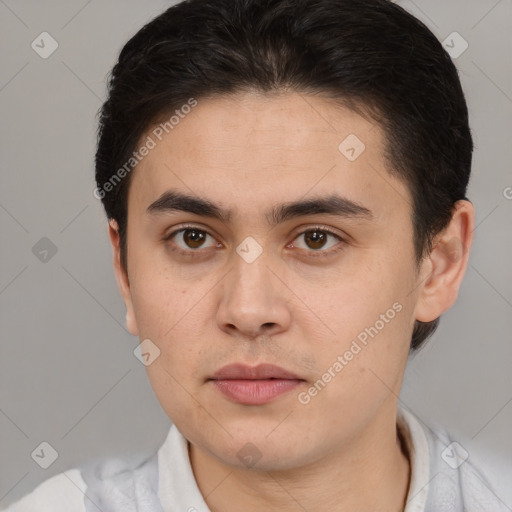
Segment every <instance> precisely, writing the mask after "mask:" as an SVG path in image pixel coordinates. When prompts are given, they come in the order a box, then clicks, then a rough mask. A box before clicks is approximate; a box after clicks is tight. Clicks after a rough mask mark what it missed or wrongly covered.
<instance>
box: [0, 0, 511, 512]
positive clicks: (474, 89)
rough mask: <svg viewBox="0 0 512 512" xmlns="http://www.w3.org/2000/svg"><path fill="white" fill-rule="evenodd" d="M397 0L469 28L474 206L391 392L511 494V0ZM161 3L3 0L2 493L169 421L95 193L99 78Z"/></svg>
mask: <svg viewBox="0 0 512 512" xmlns="http://www.w3.org/2000/svg"><path fill="white" fill-rule="evenodd" d="M398 3H399V4H400V5H403V6H404V7H405V8H406V9H408V10H409V11H410V12H412V13H413V14H414V15H416V16H417V17H418V18H420V19H421V20H422V21H424V22H425V23H426V24H427V25H428V26H429V27H430V28H431V29H432V30H433V32H434V33H435V34H436V36H437V37H438V38H439V39H440V40H441V41H442V40H444V39H445V38H446V37H447V36H448V35H449V34H451V33H452V32H453V31H457V32H459V33H460V34H461V35H462V36H463V38H464V39H465V40H466V41H467V42H468V43H469V47H468V49H467V50H466V51H465V52H464V53H463V54H462V55H460V56H459V57H458V58H457V59H456V64H457V67H458V68H459V70H460V74H461V79H462V82H463V87H464V89H465V92H466V95H467V100H468V104H469V109H470V114H471V125H472V129H473V133H474V138H475V143H476V151H475V155H474V167H473V176H472V180H471V183H470V189H469V196H470V198H471V199H472V201H473V203H474V205H475V207H476V212H477V213H476V217H477V228H476V231H475V244H474V248H473V251H472V254H471V258H470V264H469V268H468V272H467V276H466V278H465V281H464V284H463V285H462V289H461V293H460V295H459V299H458V302H457V304H456V305H455V306H454V307H453V308H452V310H450V311H449V312H448V313H447V314H445V315H444V317H443V319H442V322H441V326H440V328H439V330H438V331H437V333H436V334H435V335H434V337H433V338H432V339H431V341H430V343H429V344H428V346H427V347H426V348H425V349H424V350H423V351H422V352H420V353H419V354H418V355H416V356H415V357H414V358H413V359H412V360H411V362H410V365H409V368H408V371H407V375H406V384H405V387H404V389H403V392H402V397H401V398H402V402H403V404H404V405H405V406H407V407H409V408H410V409H411V410H412V411H414V412H415V413H416V414H417V415H419V416H420V417H421V418H424V419H427V420H428V423H429V424H434V425H435V424H440V425H443V426H445V427H446V428H447V429H449V430H451V431H452V432H453V433H454V435H455V437H456V438H457V439H458V440H459V442H460V443H461V444H462V445H463V446H464V448H465V449H466V450H467V451H468V452H469V454H470V458H471V459H473V460H475V461H482V463H484V464H486V465H487V466H488V467H489V471H488V473H489V476H490V477H491V480H492V481H493V482H494V484H495V486H496V488H497V491H498V494H499V495H500V496H501V498H502V499H503V500H504V501H505V502H506V503H507V505H508V506H509V507H511V508H512V495H511V493H510V491H508V494H507V490H506V489H505V483H506V482H507V480H508V481H509V482H510V479H511V473H510V470H509V471H508V473H507V472H506V471H504V467H505V466H507V467H508V468H509V469H510V466H511V464H510V461H511V460H512V441H511V437H510V432H511V431H512V429H511V428H510V427H511V426H512V385H511V373H512V372H511V362H512V344H511V343H510V342H511V335H510V333H511V331H512V315H511V308H512V287H511V282H512V280H511V266H510V261H512V257H511V256H512V230H511V229H510V220H511V216H510V213H511V212H510V211H511V208H512V200H511V199H507V197H506V196H507V195H508V197H510V196H511V194H510V193H509V194H507V190H508V191H509V192H512V190H511V189H507V187H512V176H511V173H510V165H511V162H512V144H511V135H512V130H511V124H512V116H511V112H512V99H511V98H512V88H511V83H512V80H511V78H512V66H511V61H510V54H511V49H512V48H511V40H512V36H511V34H512V3H511V0H501V1H497V0H479V1H476V0H474V1H471V2H468V1H462V0H457V1H450V2H449V3H448V2H445V1H442V0H416V1H415V2H412V1H410V0H403V1H399V2H398ZM170 4H171V2H164V1H159V0H151V1H145V2H140V1H135V0H130V1H123V2H121V1H113V0H110V1H101V2H100V1H99V0H91V1H88V2H87V1H83V0H76V1H69V0H68V1H64V0H54V1H41V0H32V1H29V0H24V1H17V2H15V1H14V0H0V37H1V50H0V51H1V58H2V61H1V62H2V66H1V69H0V108H1V113H2V114H1V115H2V126H1V133H0V144H1V161H0V162H1V169H2V171H1V187H0V225H1V233H2V237H1V268H0V308H1V344H0V350H1V352H0V356H1V357H0V365H1V366H0V440H1V441H0V443H1V444H0V507H1V506H3V505H7V504H8V503H10V502H12V501H14V500H16V499H18V498H19V497H21V496H22V495H24V494H25V493H27V492H28V491H30V490H32V489H33V488H34V487H35V486H36V485H37V484H39V483H41V482H42V481H43V480H46V479H47V478H49V477H50V476H52V475H54V474H56V473H59V472H61V471H64V470H66V469H69V468H72V467H75V466H76V465H78V464H82V463H84V462H87V461H92V460H96V459H98V458H103V457H105V456H110V455H112V456H114V455H124V454H132V455H133V456H134V457H139V456H142V454H143V453H145V452H147V451H151V450H156V449H157V447H158V446H159V445H160V444H161V442H162V441H163V439H164V437H165V435H166V433H167V431H168V428H169V426H170V420H169V419H168V417H167V416H166V414H165V413H164V412H163V411H162V410H161V408H160V405H159V404H158V402H157V400H156V398H155V397H154V395H153V392H152V390H151V387H150V385H149V383H148V381H147V377H146V373H145V369H144V367H143V365H142V364H141V363H139V361H138V360H137V359H136V358H135V357H134V355H133V350H134V348H135V347H136V346H137V340H136V339H135V338H134V337H132V336H131V335H130V334H129V333H128V332H127V331H126V329H125V327H124V313H125V311H124V306H123V303H122V300H121V298H120V295H119V293H118V290H117V287H116V283H115V280H114V274H113V271H112V264H111V258H112V255H111V249H110V246H109V243H108V238H107V229H106V227H107V224H106V220H105V218H104V215H103V212H102V209H101V205H100V202H99V201H98V200H96V199H95V198H94V197H93V195H92V190H93V187H94V182H93V156H94V150H95V142H96V139H95V131H96V112H97V110H98V109H99V107H100V105H101V103H102V101H103V99H104V97H105V77H106V75H107V73H108V71H109V70H110V68H111V67H112V65H113V64H114V61H115V59H116V56H117V54H118V52H119V50H120V49H121V47H122V45H123V44H124V43H125V42H126V41H127V39H128V38H129V37H130V36H131V35H132V34H134V33H135V32H136V31H137V30H138V29H139V28H140V27H142V25H143V24H144V23H145V22H146V21H148V20H149V19H151V18H152V17H154V16H155V15H156V14H157V13H159V12H161V11H162V10H163V9H164V8H165V7H167V6H169V5H170ZM43 31H47V32H49V33H50V34H51V35H52V36H53V37H54V38H55V39H56V40H57V42H58V44H59V47H58V49H57V50H56V51H55V53H53V54H52V55H51V56H50V57H49V58H47V59H42V58H41V57H40V56H39V55H38V54H36V53H35V51H34V50H33V49H32V48H31V42H32V41H33V40H34V39H35V38H36V37H37V36H38V35H39V34H40V33H41V32H43ZM43 237H47V238H48V239H50V240H51V241H52V242H53V244H55V246H56V248H57V252H56V254H55V255H53V256H51V253H49V254H48V255H47V261H46V262H43V261H40V259H39V258H38V257H36V255H35V254H34V253H33V251H32V248H33V246H34V245H35V244H36V243H37V242H38V241H39V240H40V239H41V238H43ZM40 256H41V255H40ZM50 256H51V257H50ZM42 441H47V442H49V443H50V444H51V445H52V446H53V447H54V448H55V449H56V450H57V452H58V453H59V457H58V459H57V460H56V461H55V463H54V464H53V465H51V466H50V467H49V468H48V469H46V470H45V469H42V468H40V467H39V466H38V465H37V464H36V463H35V462H34V461H33V460H32V458H31V453H32V452H33V450H34V449H35V448H36V447H37V446H38V445H39V444H40V443H41V442H42Z"/></svg>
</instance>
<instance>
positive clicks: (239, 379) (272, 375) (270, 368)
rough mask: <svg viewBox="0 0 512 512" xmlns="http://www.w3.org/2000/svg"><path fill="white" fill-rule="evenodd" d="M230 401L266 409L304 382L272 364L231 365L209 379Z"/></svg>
mask: <svg viewBox="0 0 512 512" xmlns="http://www.w3.org/2000/svg"><path fill="white" fill-rule="evenodd" d="M208 380H209V381H211V382H212V383H213V385H214V386H215V388H216V389H217V390H218V391H220V392H221V393H222V394H223V395H224V396H225V397H226V398H227V399H229V400H230V401H233V402H236V403H240V404H244V405H263V404H266V403H268V402H270V401H272V400H274V399H276V398H277V397H278V396H281V395H283V394H285V393H288V392H289V391H291V390H292V389H295V388H296V387H298V386H299V385H301V384H302V383H304V382H305V380H304V379H302V378H301V377H299V376H298V375H296V374H294V373H292V372H290V371H288V370H285V369H284V368H281V367H279V366H275V365H271V364H260V365H258V366H254V367H251V366H246V365H243V364H231V365H227V366H224V367H223V368H221V369H220V370H219V371H217V372H216V373H215V374H214V375H213V377H211V378H210V379H208Z"/></svg>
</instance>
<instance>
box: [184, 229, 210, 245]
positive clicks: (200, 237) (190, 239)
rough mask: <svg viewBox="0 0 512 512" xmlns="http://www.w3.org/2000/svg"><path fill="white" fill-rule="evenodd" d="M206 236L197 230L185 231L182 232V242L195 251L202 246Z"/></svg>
mask: <svg viewBox="0 0 512 512" xmlns="http://www.w3.org/2000/svg"><path fill="white" fill-rule="evenodd" d="M205 238H206V235H205V234H204V232H202V231H199V230H197V229H186V230H185V231H184V232H183V240H184V241H185V243H186V244H187V245H188V246H189V247H190V248H191V249H197V248H198V247H201V245H203V243H204V240H205Z"/></svg>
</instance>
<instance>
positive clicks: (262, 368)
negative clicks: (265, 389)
mask: <svg viewBox="0 0 512 512" xmlns="http://www.w3.org/2000/svg"><path fill="white" fill-rule="evenodd" d="M212 379H214V380H227V379H241V380H261V379H289V380H292V379H293V380H303V379H301V378H300V377H299V376H298V375H296V374H294V373H292V372H289V371H288V370H285V369H284V368H281V367H280V366H276V365H273V364H259V365H257V366H247V365H244V364H228V365H226V366H223V367H222V368H221V369H220V370H218V371H217V372H215V374H214V375H213V377H212Z"/></svg>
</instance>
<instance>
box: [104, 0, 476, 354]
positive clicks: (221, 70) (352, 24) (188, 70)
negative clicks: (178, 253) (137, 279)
mask: <svg viewBox="0 0 512 512" xmlns="http://www.w3.org/2000/svg"><path fill="white" fill-rule="evenodd" d="M249 90H256V91H262V92H266V93H271V92H280V91H294V92H304V93H310V94H325V95H327V96H328V97H330V98H332V99H334V100H336V101H339V102H340V103H342V104H344V105H346V106H349V107H350V108H352V109H353V110H355V111H357V112H359V113H360V114H363V115H365V117H368V116H369V117H370V118H371V119H373V120H375V121H376V122H378V124H379V125H380V126H381V128H382V129H383V133H384V135H385V138H386V150H385V151H386V161H387V164H388V170H389V172H390V174H392V175H395V176H396V177H398V178H400V179H401V180H402V181H403V182H404V183H405V184H406V185H407V187H408V190H409V191H410V193H411V196H412V203H413V204H412V211H413V216H412V217H413V218H412V224H413V228H414V248H415V254H416V258H417V264H418V265H417V268H418V266H419V262H420V261H421V260H422V258H423V257H424V256H425V255H428V254H429V253H430V251H431V250H432V242H433V238H434V236H435V235H436V234H438V233H439V232H440V231H441V230H442V229H443V228H445V227H446V226H447V224H448V223H449V221H450V219H451V216H452V213H453V208H454V204H455V202H456V201H458V200H460V199H467V198H466V197H465V195H466V189H467V184H468V180H469V175H470V171H471V158H472V151H473V141H472V137H471V132H470V128H469V125H468V111H467V106H466V101H465V98H464V93H463V91H462V87H461V84H460V81H459V76H458V73H457V69H456V67H455V66H454V64H453V62H452V60H451V58H450V57H449V55H448V54H447V52H446V51H445V50H444V49H443V47H442V45H441V43H440V42H439V41H438V40H437V39H436V37H435V36H434V34H432V32H431V31H430V30H429V29H428V28H427V27H426V26H425V25H424V24H423V23H422V22H420V21H419V20H417V19H416V18H415V17H414V16H412V15H411V14H409V13H408V12H407V11H405V10H404V9H403V8H401V7H400V6H398V5H396V4H394V3H392V2H391V1H389V0H185V1H183V2H181V3H178V4H176V5H174V6H172V7H171V8H169V9H167V10H166V11H165V12H164V13H162V14H161V15H159V16H158V17H156V18H155V19H153V20H152V21H151V22H149V23H148V24H146V25H145V26H144V27H143V28H142V29H141V30H139V32H137V33H136V34H135V35H134V36H133V37H132V38H131V39H130V40H129V41H128V43H126V45H125V46H124V48H123V49H122V51H121V53H120V55H119V59H118V62H117V63H116V64H115V66H114V68H113V70H112V73H111V75H110V78H109V82H108V98H107V100H106V101H105V103H104V105H103V106H102V109H101V112H100V121H99V131H98V146H97V153H96V184H97V189H96V192H95V194H96V195H97V197H100V198H101V199H102V202H103V205H104V207H105V210H106V213H107V216H108V218H109V219H115V220H116V221H117V223H118V226H119V235H120V243H121V262H122V265H123V267H124V268H125V269H127V255H126V247H127V241H126V235H127V198H128V188H129V184H130V177H131V173H130V172H129V170H130V167H127V166H126V162H128V161H131V160H130V159H131V158H132V159H133V152H134V150H135V149H136V147H137V144H139V143H140V142H139V141H140V139H141V137H142V135H143V134H145V133H146V131H147V130H148V128H149V127H150V126H151V125H152V124H153V123H156V122H158V121H159V120H162V119H164V118H165V116H166V115H169V114H170V113H171V112H173V111H174V110H175V109H179V108H180V107H181V106H182V105H185V104H187V102H190V99H191V98H194V99H195V100H197V99H199V98H205V97H214V96H216V95H228V94H232V93H233V94H235V93H237V92H242V91H249ZM132 163H133V162H132ZM135 165H136V164H135V163H133V166H135ZM122 166H124V167H123V168H124V169H125V172H123V173H118V174H117V176H116V175H115V173H116V170H121V168H122ZM121 175H122V176H121ZM121 177H122V178H123V179H120V178H121ZM113 178H118V179H117V180H116V181H115V182H114V181H113ZM107 184H110V185H109V186H107ZM98 194H99V195H98ZM438 322H439V318H437V319H435V320H434V321H432V322H420V321H416V323H415V326H414V331H413V335H412V339H411V349H412V350H414V349H417V348H418V347H419V346H420V345H421V344H422V343H423V342H424V341H425V340H426V339H427V338H428V337H429V336H431V335H432V334H433V333H434V331H435V330H436V328H437V325H438Z"/></svg>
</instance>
